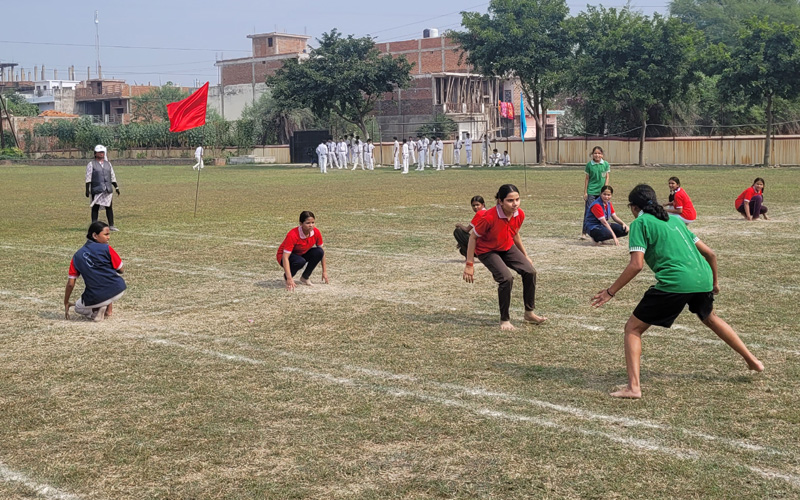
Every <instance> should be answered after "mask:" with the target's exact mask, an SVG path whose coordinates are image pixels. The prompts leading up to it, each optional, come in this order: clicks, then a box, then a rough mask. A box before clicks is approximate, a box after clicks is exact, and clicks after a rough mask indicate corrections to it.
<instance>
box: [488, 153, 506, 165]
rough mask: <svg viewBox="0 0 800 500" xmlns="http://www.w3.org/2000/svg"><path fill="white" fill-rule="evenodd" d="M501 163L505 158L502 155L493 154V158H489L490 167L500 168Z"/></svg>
mask: <svg viewBox="0 0 800 500" xmlns="http://www.w3.org/2000/svg"><path fill="white" fill-rule="evenodd" d="M501 161H503V156H502V155H501V154H500V153H492V154H491V156H489V166H490V167H497V166H499V165H500V162H501Z"/></svg>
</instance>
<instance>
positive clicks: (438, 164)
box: [435, 151, 444, 170]
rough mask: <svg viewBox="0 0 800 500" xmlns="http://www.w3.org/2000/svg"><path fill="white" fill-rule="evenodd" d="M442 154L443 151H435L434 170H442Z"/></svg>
mask: <svg viewBox="0 0 800 500" xmlns="http://www.w3.org/2000/svg"><path fill="white" fill-rule="evenodd" d="M442 153H444V151H436V156H435V158H436V170H444V158H442V156H444V155H443V154H442Z"/></svg>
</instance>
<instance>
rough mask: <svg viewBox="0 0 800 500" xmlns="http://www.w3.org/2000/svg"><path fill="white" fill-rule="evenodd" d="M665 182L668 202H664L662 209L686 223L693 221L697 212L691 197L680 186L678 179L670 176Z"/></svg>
mask: <svg viewBox="0 0 800 500" xmlns="http://www.w3.org/2000/svg"><path fill="white" fill-rule="evenodd" d="M667 184H669V202H668V203H665V204H664V209H665V210H666V211H667V213H668V214H670V217H677V218H679V219H680V220H682V221H683V222H684V223H685V224H687V225H688V224H689V223H691V222H694V221H695V220H696V219H697V212H696V211H695V209H694V204H693V203H692V200H691V198H689V195H688V194H686V191H684V189H683V188H682V187H681V181H680V179H678V178H677V177H670V178H669V181H667Z"/></svg>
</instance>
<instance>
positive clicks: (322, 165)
mask: <svg viewBox="0 0 800 500" xmlns="http://www.w3.org/2000/svg"><path fill="white" fill-rule="evenodd" d="M318 161H319V171H320V172H322V173H323V174H327V173H328V155H321V156H320V157H319V159H318Z"/></svg>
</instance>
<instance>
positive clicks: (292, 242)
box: [276, 226, 322, 264]
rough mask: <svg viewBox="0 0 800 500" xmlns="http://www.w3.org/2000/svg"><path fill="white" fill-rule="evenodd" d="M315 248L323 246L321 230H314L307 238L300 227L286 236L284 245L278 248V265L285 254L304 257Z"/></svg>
mask: <svg viewBox="0 0 800 500" xmlns="http://www.w3.org/2000/svg"><path fill="white" fill-rule="evenodd" d="M314 246H318V247H321V246H322V233H320V232H319V229H316V228H314V229H312V230H311V234H310V235H308V236H306V235H304V234H303V229H302V228H301V227H300V226H297V227H296V228H294V229H292V230H291V231H289V232H288V233H287V234H286V238H284V239H283V243H281V246H279V247H278V254H277V256H276V257H277V259H278V263H279V264H280V263H281V262H282V260H281V259H283V253H284V252H287V253H293V254H295V255H303V254H304V253H306V252H308V251H309V250H311V248H313V247H314Z"/></svg>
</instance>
